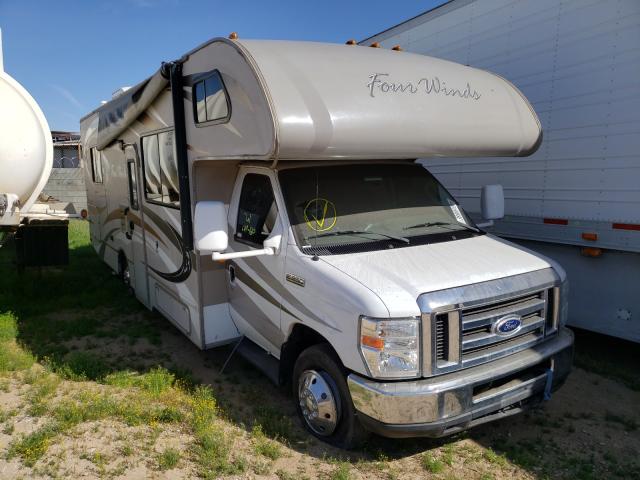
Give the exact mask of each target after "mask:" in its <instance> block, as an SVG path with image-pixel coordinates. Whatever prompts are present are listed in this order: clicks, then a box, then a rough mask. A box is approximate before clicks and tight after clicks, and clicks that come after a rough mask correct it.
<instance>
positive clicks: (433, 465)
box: [420, 452, 444, 473]
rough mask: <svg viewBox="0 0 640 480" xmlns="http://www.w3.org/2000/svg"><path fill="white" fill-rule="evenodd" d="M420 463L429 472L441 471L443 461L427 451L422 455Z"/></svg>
mask: <svg viewBox="0 0 640 480" xmlns="http://www.w3.org/2000/svg"><path fill="white" fill-rule="evenodd" d="M420 463H421V464H422V468H424V469H425V470H426V471H427V472H429V473H441V472H442V471H443V470H444V463H443V462H442V461H441V460H438V459H437V458H436V457H434V456H433V454H431V453H429V452H427V453H425V454H423V455H422V457H421V458H420Z"/></svg>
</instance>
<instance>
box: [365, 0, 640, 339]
mask: <svg viewBox="0 0 640 480" xmlns="http://www.w3.org/2000/svg"><path fill="white" fill-rule="evenodd" d="M372 42H379V43H380V44H381V45H382V46H383V47H386V48H390V47H392V46H395V45H399V46H400V48H403V49H405V50H407V51H410V52H413V53H420V54H425V55H430V56H436V57H439V58H443V59H447V60H451V61H455V62H458V63H463V64H466V65H470V66H473V67H478V68H484V69H488V70H491V71H493V72H496V73H498V74H499V75H501V76H503V77H505V78H506V79H508V80H509V81H511V82H513V83H514V84H515V86H516V87H518V89H520V90H521V91H522V92H523V93H524V95H525V96H526V97H527V98H528V99H530V101H531V103H532V104H533V107H534V108H535V110H536V112H537V113H538V115H539V117H540V121H541V122H542V126H543V130H544V139H543V141H542V144H541V146H540V148H539V149H538V151H537V152H536V153H535V154H533V155H532V156H531V157H530V158H527V159H514V158H496V157H485V158H459V159H455V160H452V159H446V160H443V159H439V158H430V159H425V160H424V161H423V163H424V165H425V166H427V167H428V168H429V171H431V172H433V173H434V174H435V175H436V176H437V177H438V179H440V181H442V182H443V183H444V185H445V186H446V187H447V188H448V189H449V190H450V191H451V192H452V193H453V195H455V197H456V198H458V199H459V200H460V201H461V203H462V205H463V206H464V207H465V209H466V210H467V211H469V212H470V213H471V215H472V216H477V215H478V212H479V211H480V202H479V200H480V189H481V187H482V185H484V184H485V183H489V182H491V183H493V182H495V183H500V184H502V185H503V186H504V192H505V200H506V205H505V208H506V212H505V213H506V215H505V217H504V218H503V219H502V220H499V221H497V222H496V225H495V228H494V229H493V230H492V231H493V232H495V233H497V234H499V235H501V236H504V237H508V238H513V239H516V241H517V242H518V243H520V244H521V245H524V246H526V247H529V248H532V249H534V250H536V251H539V252H541V253H543V254H545V255H548V256H549V257H551V258H554V259H555V260H557V261H559V262H560V263H561V264H562V265H563V266H564V267H565V268H566V270H567V274H568V276H569V278H570V279H571V293H570V299H569V301H570V304H571V315H570V317H569V324H570V325H573V326H576V327H581V328H584V329H588V330H592V331H596V332H601V333H605V334H608V335H613V336H617V337H621V338H625V339H628V340H632V341H636V342H638V341H640V154H639V152H640V81H639V79H640V2H638V1H637V0H609V1H603V0H563V1H561V2H560V1H557V0H539V1H515V0H482V1H476V0H453V1H450V2H446V3H444V4H443V5H442V6H440V7H438V8H435V9H433V10H431V11H429V12H426V13H424V14H422V15H419V16H417V17H415V18H412V19H410V20H408V21H406V22H404V23H402V24H400V25H397V26H395V27H392V28H390V29H388V30H386V31H384V32H381V33H379V34H377V35H374V36H372V37H370V38H368V39H366V40H363V41H362V42H361V43H362V44H367V45H368V44H370V43H372Z"/></svg>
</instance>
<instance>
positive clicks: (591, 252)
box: [580, 247, 602, 257]
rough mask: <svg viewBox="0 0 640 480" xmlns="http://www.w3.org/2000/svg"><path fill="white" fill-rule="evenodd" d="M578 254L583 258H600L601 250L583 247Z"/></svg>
mask: <svg viewBox="0 0 640 480" xmlns="http://www.w3.org/2000/svg"><path fill="white" fill-rule="evenodd" d="M580 253H581V254H582V256H584V257H600V256H601V255H602V249H601V248H596V247H584V248H583V249H582V250H580Z"/></svg>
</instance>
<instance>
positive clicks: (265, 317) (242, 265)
mask: <svg viewBox="0 0 640 480" xmlns="http://www.w3.org/2000/svg"><path fill="white" fill-rule="evenodd" d="M278 212H279V208H278V205H277V202H276V197H275V195H274V188H273V184H272V180H271V178H270V177H269V176H268V175H267V174H263V173H259V171H255V172H254V171H247V172H244V173H241V174H240V175H239V183H238V184H237V186H236V189H235V191H234V194H233V197H232V200H231V205H230V208H229V224H230V225H229V227H230V228H229V232H230V235H229V237H230V238H229V246H230V247H231V248H230V250H232V251H234V252H240V251H246V250H255V249H262V248H263V245H262V243H263V242H264V240H265V239H266V238H267V237H268V236H269V235H270V234H271V232H273V231H274V230H275V229H278V230H279V231H281V230H282V224H281V222H282V219H281V218H280V215H279V213H278ZM282 245H286V238H284V236H283V240H282ZM285 251H286V248H281V249H280V251H279V253H277V254H276V255H261V256H256V257H248V258H239V259H235V260H233V261H229V262H227V265H226V268H227V283H228V291H229V304H230V311H231V317H232V318H233V320H234V322H235V323H236V325H238V327H240V325H242V326H243V327H242V328H240V330H241V331H244V332H247V333H246V335H247V336H248V337H249V338H250V339H251V340H253V341H254V342H255V343H257V344H259V345H260V346H262V347H263V348H264V349H265V350H267V351H271V352H273V351H274V350H275V349H278V350H275V351H279V348H280V346H281V345H282V342H283V341H284V340H283V336H282V333H281V329H280V305H281V295H280V293H278V292H280V291H281V284H282V283H283V282H282V279H283V278H284V256H285V253H284V252H285Z"/></svg>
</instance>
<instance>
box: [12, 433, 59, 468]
mask: <svg viewBox="0 0 640 480" xmlns="http://www.w3.org/2000/svg"><path fill="white" fill-rule="evenodd" d="M58 433H60V430H59V426H58V425H57V424H55V423H52V424H49V425H47V426H45V427H43V428H40V429H38V430H36V431H35V432H32V433H30V434H29V435H26V436H23V437H21V438H20V439H19V440H17V441H15V442H13V443H12V444H11V445H10V446H9V451H8V453H7V456H8V458H13V457H15V456H19V457H21V458H22V461H23V462H24V464H25V465H27V466H33V465H34V464H35V463H36V461H37V460H38V459H39V458H40V457H41V456H42V455H44V453H45V452H46V451H47V449H48V448H49V445H50V444H51V442H52V441H53V438H54V437H55V436H56V435H58Z"/></svg>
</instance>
